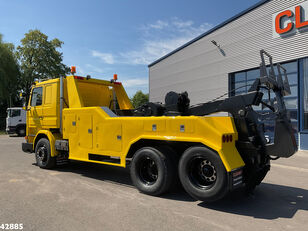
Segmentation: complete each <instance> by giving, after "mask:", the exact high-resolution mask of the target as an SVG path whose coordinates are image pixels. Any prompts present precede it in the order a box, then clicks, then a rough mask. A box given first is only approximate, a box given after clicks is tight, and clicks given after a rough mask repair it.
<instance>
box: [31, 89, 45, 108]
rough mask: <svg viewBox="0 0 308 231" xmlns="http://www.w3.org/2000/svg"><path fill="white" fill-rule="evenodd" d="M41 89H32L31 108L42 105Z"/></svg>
mask: <svg viewBox="0 0 308 231" xmlns="http://www.w3.org/2000/svg"><path fill="white" fill-rule="evenodd" d="M42 96H43V88H42V87H38V88H34V89H33V91H32V97H31V106H33V107H35V106H40V105H42V99H43V97H42Z"/></svg>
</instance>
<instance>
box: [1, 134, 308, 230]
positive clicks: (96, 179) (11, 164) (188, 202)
mask: <svg viewBox="0 0 308 231" xmlns="http://www.w3.org/2000/svg"><path fill="white" fill-rule="evenodd" d="M22 141H23V138H17V137H8V136H5V135H2V136H0V224H1V223H13V224H15V223H18V224H19V223H22V224H23V226H24V230H83V231H84V230H185V231H186V230H190V231H192V230H249V231H253V230H258V231H260V230H308V223H307V217H308V211H307V210H308V152H298V153H297V154H295V155H294V156H293V157H291V158H289V159H281V160H280V159H279V160H278V161H275V162H274V164H273V165H272V169H271V171H270V172H269V174H268V175H267V177H266V179H265V180H264V183H262V184H261V185H260V186H259V187H258V188H257V189H256V191H255V193H254V195H252V196H245V195H244V193H243V192H241V191H238V192H235V193H233V194H232V195H230V196H228V197H227V198H225V199H223V200H221V201H219V202H216V203H213V204H206V203H203V202H200V201H195V200H193V199H192V198H191V197H189V196H188V195H187V194H186V193H185V192H184V191H183V190H181V189H178V190H176V191H174V192H171V193H169V194H167V195H164V196H162V197H151V196H147V195H144V194H141V193H139V192H138V191H137V190H136V189H135V188H134V187H133V186H132V183H131V181H130V178H129V173H128V170H127V169H120V168H116V167H110V166H103V165H95V164H89V163H77V162H75V163H72V164H71V165H69V166H66V167H62V168H58V169H55V170H43V169H40V168H38V167H37V166H36V165H35V161H34V156H33V155H31V154H26V153H23V152H22V151H21V142H22Z"/></svg>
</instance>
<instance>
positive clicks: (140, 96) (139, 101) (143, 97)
mask: <svg viewBox="0 0 308 231" xmlns="http://www.w3.org/2000/svg"><path fill="white" fill-rule="evenodd" d="M131 101H132V104H133V106H134V108H137V107H140V106H141V105H143V104H145V103H147V102H149V94H144V93H143V92H142V91H137V92H136V94H135V95H134V96H133V98H132V99H131Z"/></svg>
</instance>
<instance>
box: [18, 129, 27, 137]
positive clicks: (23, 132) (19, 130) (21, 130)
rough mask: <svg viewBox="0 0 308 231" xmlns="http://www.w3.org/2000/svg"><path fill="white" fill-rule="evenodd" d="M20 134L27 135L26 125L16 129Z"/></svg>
mask: <svg viewBox="0 0 308 231" xmlns="http://www.w3.org/2000/svg"><path fill="white" fill-rule="evenodd" d="M16 133H17V135H18V136H25V135H26V128H24V127H19V128H18V129H17V131H16Z"/></svg>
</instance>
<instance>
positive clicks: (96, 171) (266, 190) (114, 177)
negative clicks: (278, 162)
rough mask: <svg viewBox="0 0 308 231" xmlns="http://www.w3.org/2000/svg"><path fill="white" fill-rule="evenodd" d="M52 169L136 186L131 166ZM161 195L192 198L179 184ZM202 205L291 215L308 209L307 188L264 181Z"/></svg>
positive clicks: (248, 213) (272, 216)
mask: <svg viewBox="0 0 308 231" xmlns="http://www.w3.org/2000/svg"><path fill="white" fill-rule="evenodd" d="M53 171H59V172H72V173H77V174H80V175H81V176H83V177H89V178H93V179H96V180H101V181H106V182H109V183H113V184H119V185H125V186H127V187H134V186H133V184H132V181H131V179H130V174H129V167H128V168H125V169H124V168H120V167H115V166H108V165H100V164H94V163H85V162H75V161H73V162H71V163H70V164H69V165H65V166H60V167H57V168H56V169H54V170H53ZM160 197H161V198H165V199H169V200H176V201H187V202H193V201H196V200H195V199H193V198H191V197H190V196H189V195H188V194H187V193H186V192H185V191H184V189H183V188H182V187H181V186H180V184H179V185H177V186H176V187H175V188H173V189H172V190H171V192H169V193H167V194H164V195H162V196H160ZM198 205H199V206H201V207H204V208H208V209H213V210H217V211H222V212H226V213H232V214H239V215H244V216H251V217H255V218H260V219H277V218H280V217H281V218H292V217H293V216H294V215H295V213H296V212H297V211H298V210H308V190H305V189H301V188H295V187H290V186H282V185H275V184H269V183H262V184H261V185H260V186H259V187H257V188H256V190H255V192H254V194H253V195H250V196H247V195H246V194H245V193H244V191H243V190H238V191H235V192H233V193H231V194H230V195H229V196H227V197H226V198H224V199H222V200H220V201H217V202H214V203H205V202H202V203H199V204H198Z"/></svg>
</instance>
